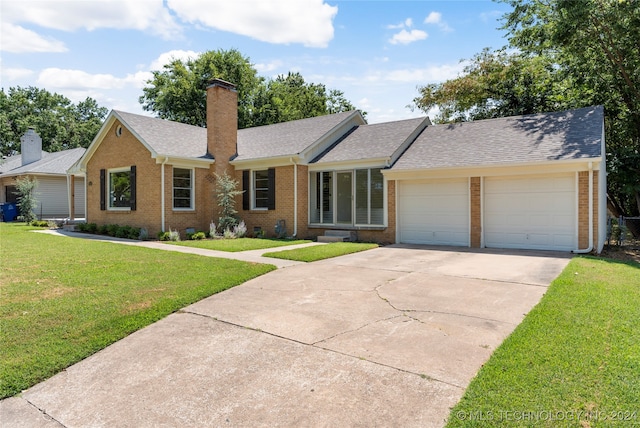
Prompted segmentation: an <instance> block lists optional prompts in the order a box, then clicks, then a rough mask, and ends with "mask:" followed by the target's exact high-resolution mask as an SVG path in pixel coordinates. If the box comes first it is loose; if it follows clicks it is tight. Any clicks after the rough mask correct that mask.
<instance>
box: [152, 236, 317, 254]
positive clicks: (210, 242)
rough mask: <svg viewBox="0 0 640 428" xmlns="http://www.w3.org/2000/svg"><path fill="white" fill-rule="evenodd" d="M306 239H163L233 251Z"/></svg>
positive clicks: (263, 247) (171, 242) (255, 248)
mask: <svg viewBox="0 0 640 428" xmlns="http://www.w3.org/2000/svg"><path fill="white" fill-rule="evenodd" d="M308 242H311V241H308V240H304V239H268V238H266V239H256V238H237V239H203V240H200V241H164V242H163V243H165V244H172V245H182V246H184V247H195V248H204V249H206V250H217V251H229V252H231V253H235V252H237V251H249V250H262V249H265V248H276V247H283V246H286V245H297V244H306V243H308Z"/></svg>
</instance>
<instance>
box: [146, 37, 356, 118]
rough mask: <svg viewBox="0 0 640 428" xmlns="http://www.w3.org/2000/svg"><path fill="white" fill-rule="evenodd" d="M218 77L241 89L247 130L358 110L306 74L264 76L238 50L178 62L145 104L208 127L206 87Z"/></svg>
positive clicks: (157, 80) (156, 78) (150, 88)
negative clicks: (308, 80)
mask: <svg viewBox="0 0 640 428" xmlns="http://www.w3.org/2000/svg"><path fill="white" fill-rule="evenodd" d="M212 78H219V79H223V80H226V81H229V82H231V83H233V84H235V85H236V89H237V90H238V127H239V128H241V129H242V128H248V127H252V126H261V125H270V124H273V123H280V122H285V121H289V120H295V119H304V118H308V117H315V116H320V115H325V114H330V113H338V112H341V111H349V110H355V107H354V106H353V105H352V104H351V103H350V102H349V101H348V100H346V99H345V97H344V94H343V93H342V92H341V91H338V90H327V88H326V87H325V85H323V84H316V83H307V82H305V80H304V78H303V77H302V75H301V74H300V73H288V74H287V75H280V76H278V77H276V78H275V79H266V78H264V77H261V76H258V73H257V70H256V69H255V68H254V67H253V65H252V64H251V62H250V60H249V58H248V57H244V56H242V54H241V53H240V52H238V51H237V50H234V49H232V50H229V51H225V50H217V51H209V52H205V53H203V54H202V55H200V56H199V57H198V58H196V59H189V60H186V61H183V60H177V59H176V60H173V61H172V62H171V63H169V64H166V65H165V66H164V68H163V70H162V71H154V72H153V78H152V79H150V80H148V81H147V86H146V87H145V88H144V89H143V95H142V96H141V97H140V98H139V101H140V103H141V104H142V107H143V109H145V110H147V111H152V112H154V113H156V115H157V116H158V117H160V118H163V119H168V120H174V121H177V122H182V123H188V124H191V125H196V126H202V127H205V126H206V124H207V117H206V113H207V112H206V110H207V108H206V101H207V98H206V86H207V82H209V81H210V80H211V79H212Z"/></svg>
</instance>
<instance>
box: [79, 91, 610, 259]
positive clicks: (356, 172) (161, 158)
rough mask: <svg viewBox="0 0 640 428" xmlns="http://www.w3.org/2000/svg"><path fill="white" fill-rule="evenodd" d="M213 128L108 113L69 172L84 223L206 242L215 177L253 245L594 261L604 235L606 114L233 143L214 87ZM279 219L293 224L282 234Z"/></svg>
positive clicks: (268, 135)
mask: <svg viewBox="0 0 640 428" xmlns="http://www.w3.org/2000/svg"><path fill="white" fill-rule="evenodd" d="M207 120H208V123H207V125H208V126H207V128H206V129H204V128H199V127H194V126H190V125H184V124H180V123H176V122H170V121H166V120H161V119H155V118H150V117H146V116H139V115H134V114H130V113H124V112H118V111H112V112H111V113H110V114H109V116H108V117H107V119H106V121H105V123H104V125H103V127H102V128H101V130H100V132H99V133H98V135H97V136H96V138H95V139H94V141H93V143H92V144H91V146H90V147H89V148H88V149H87V151H86V153H85V154H84V156H83V157H82V158H81V159H80V160H79V161H78V162H77V163H76V164H75V165H74V166H73V167H72V168H71V169H70V170H69V173H72V174H83V173H86V180H87V221H89V222H95V223H98V224H109V223H117V224H121V225H124V224H127V225H131V226H138V227H145V228H147V229H148V231H149V233H150V235H153V234H156V233H157V232H158V231H161V230H168V229H169V228H172V229H177V230H179V231H180V232H181V233H182V234H183V235H184V232H185V230H186V228H195V229H197V230H208V227H209V223H210V222H211V221H212V220H213V221H217V217H218V216H217V213H216V212H217V207H216V199H215V191H214V189H215V186H214V183H215V175H216V174H222V173H224V172H227V173H228V174H230V175H231V176H233V177H235V178H236V179H237V180H238V181H239V182H240V183H241V186H242V189H243V190H244V191H245V192H244V193H243V195H242V197H241V198H239V199H238V209H239V216H240V217H241V218H242V219H243V220H244V221H245V222H246V223H247V226H248V229H249V231H250V232H252V231H255V230H258V229H262V230H264V231H265V232H266V234H267V236H273V235H274V228H275V225H276V224H279V223H284V224H285V226H286V229H287V233H288V235H295V236H298V237H303V238H304V237H316V236H318V235H322V234H324V233H325V232H326V231H328V230H341V231H354V232H357V236H358V239H360V240H367V241H369V240H371V241H378V242H401V243H415V244H430V245H458V246H467V247H474V248H476V247H496V248H529V249H545V250H561V251H573V250H591V249H592V248H595V249H597V250H598V251H599V250H600V249H601V248H602V245H603V243H604V233H605V224H606V212H605V208H606V205H605V194H606V192H605V189H606V173H605V166H604V165H605V163H604V133H603V131H604V119H603V109H602V107H590V108H584V109H578V110H571V111H566V112H559V113H549V114H538V115H530V116H519V117H511V118H502V119H492V120H483V121H477V122H467V123H461V124H453V125H435V126H432V125H431V123H430V121H429V119H428V118H426V117H425V118H419V119H410V120H402V121H396V122H388V123H381V124H373V125H368V124H366V122H365V120H364V118H363V117H362V115H361V114H360V113H359V112H357V111H353V112H345V113H338V114H333V115H327V116H320V117H315V118H310V119H302V120H297V121H291V122H286V123H280V124H276V125H268V126H262V127H256V128H250V129H243V130H237V93H236V91H235V87H234V86H233V85H231V84H229V83H227V82H224V81H221V80H213V81H212V83H211V85H210V86H209V87H208V88H207ZM282 220H284V222H281V221H282Z"/></svg>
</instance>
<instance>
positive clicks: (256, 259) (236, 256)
mask: <svg viewBox="0 0 640 428" xmlns="http://www.w3.org/2000/svg"><path fill="white" fill-rule="evenodd" d="M34 232H36V233H46V234H49V235H56V236H66V237H70V238H81V239H90V240H92V241H102V242H112V243H114V244H124V245H131V246H134V247H145V248H153V249H155V250H163V251H176V252H179V253H187V254H197V255H199V256H205V257H219V258H221V259H233V260H242V261H245V262H252V263H266V264H270V265H274V266H276V267H277V268H285V267H289V266H295V265H299V264H303V262H296V261H293V260H284V259H276V258H272V257H262V255H263V254H264V253H271V252H276V251H282V250H292V249H295V248H304V247H309V246H313V245H326V244H323V243H321V242H309V243H306V244H297V245H287V246H283V247H275V248H265V249H262V250H250V251H238V252H233V253H232V252H229V251H217V250H206V249H203V248H193V247H183V246H181V245H172V244H167V243H164V242H160V241H135V240H131V239H122V238H113V237H110V236H104V235H93V234H90V233H80V232H69V231H66V230H61V229H47V230H37V231H34Z"/></svg>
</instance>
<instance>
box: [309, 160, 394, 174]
mask: <svg viewBox="0 0 640 428" xmlns="http://www.w3.org/2000/svg"><path fill="white" fill-rule="evenodd" d="M389 163H390V158H389V157H385V158H375V159H361V160H348V161H340V162H318V163H312V164H309V171H345V170H348V169H354V170H355V169H365V168H380V169H382V168H386V167H387V166H389Z"/></svg>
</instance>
